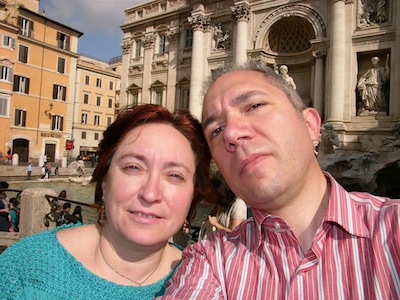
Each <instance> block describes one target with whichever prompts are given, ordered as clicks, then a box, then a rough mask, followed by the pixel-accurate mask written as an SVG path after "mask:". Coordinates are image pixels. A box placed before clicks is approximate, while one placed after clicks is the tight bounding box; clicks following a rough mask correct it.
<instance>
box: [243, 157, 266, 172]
mask: <svg viewBox="0 0 400 300" xmlns="http://www.w3.org/2000/svg"><path fill="white" fill-rule="evenodd" d="M265 156H266V155H265V154H252V155H250V156H249V157H247V158H246V159H244V160H243V161H242V163H241V164H240V174H243V173H246V172H247V171H248V170H250V169H251V168H252V167H253V166H255V165H256V164H258V163H259V162H260V161H261V160H263V159H264V158H265Z"/></svg>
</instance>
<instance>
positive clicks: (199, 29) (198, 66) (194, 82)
mask: <svg viewBox="0 0 400 300" xmlns="http://www.w3.org/2000/svg"><path fill="white" fill-rule="evenodd" d="M188 21H189V23H190V24H191V25H192V27H193V44H192V67H191V70H190V97H189V110H190V112H191V113H192V114H193V115H194V116H196V117H197V118H198V119H199V120H201V110H202V104H203V99H202V98H201V88H202V84H203V80H204V71H203V70H204V64H205V63H206V62H205V60H204V53H203V47H204V44H203V40H204V29H206V28H208V27H209V26H210V24H211V20H210V18H209V17H206V16H205V15H204V7H203V6H202V5H199V9H198V10H197V11H193V12H192V16H191V17H188Z"/></svg>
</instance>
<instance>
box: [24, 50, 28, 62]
mask: <svg viewBox="0 0 400 300" xmlns="http://www.w3.org/2000/svg"><path fill="white" fill-rule="evenodd" d="M27 62H28V47H24V63H27Z"/></svg>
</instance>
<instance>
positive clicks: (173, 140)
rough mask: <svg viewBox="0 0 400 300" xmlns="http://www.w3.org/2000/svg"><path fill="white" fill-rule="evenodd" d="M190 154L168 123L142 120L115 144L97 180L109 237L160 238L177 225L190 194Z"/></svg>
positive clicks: (150, 241) (142, 241)
mask: <svg viewBox="0 0 400 300" xmlns="http://www.w3.org/2000/svg"><path fill="white" fill-rule="evenodd" d="M195 171H196V165H195V157H194V154H193V151H192V149H191V146H190V143H189V141H188V140H187V139H186V138H185V137H184V136H183V135H182V134H181V133H180V132H179V131H178V130H176V129H175V128H174V127H172V126H171V125H169V124H145V125H141V126H139V127H136V128H135V129H133V130H132V131H130V132H129V133H128V134H127V135H126V137H125V138H124V139H123V140H122V142H121V144H120V145H119V146H118V148H117V150H116V152H115V154H114V156H113V158H112V160H111V163H110V168H109V171H108V173H107V176H106V178H105V180H104V181H103V184H102V188H103V195H104V202H105V206H106V215H107V226H108V227H109V230H110V231H111V232H112V233H113V236H114V238H121V239H122V240H125V241H128V242H130V243H134V244H137V245H142V246H151V245H156V244H159V243H160V244H161V243H162V244H165V242H166V241H167V240H168V239H169V237H171V236H172V235H174V234H175V233H176V232H177V231H178V230H179V229H180V228H181V227H182V225H183V222H184V220H185V218H186V216H187V213H188V211H189V207H190V204H191V202H192V199H193V195H194V184H195Z"/></svg>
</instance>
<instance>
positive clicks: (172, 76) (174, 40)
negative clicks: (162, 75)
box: [163, 28, 180, 111]
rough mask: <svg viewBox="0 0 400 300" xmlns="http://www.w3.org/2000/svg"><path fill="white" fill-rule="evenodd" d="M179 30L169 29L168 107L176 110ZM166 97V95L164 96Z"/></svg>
mask: <svg viewBox="0 0 400 300" xmlns="http://www.w3.org/2000/svg"><path fill="white" fill-rule="evenodd" d="M179 35H180V34H179V31H178V28H176V29H169V30H168V31H167V38H168V43H169V51H168V75H167V82H166V84H167V93H166V99H165V100H166V101H165V103H166V107H167V108H168V109H169V110H170V111H174V110H175V98H176V81H177V78H176V70H177V60H178V42H179ZM163 97H164V96H163Z"/></svg>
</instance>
